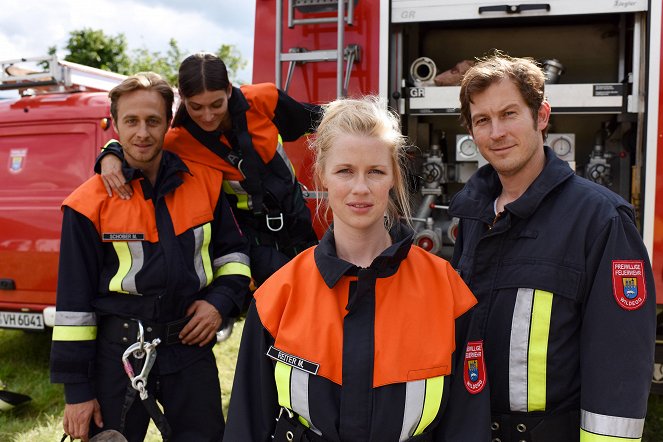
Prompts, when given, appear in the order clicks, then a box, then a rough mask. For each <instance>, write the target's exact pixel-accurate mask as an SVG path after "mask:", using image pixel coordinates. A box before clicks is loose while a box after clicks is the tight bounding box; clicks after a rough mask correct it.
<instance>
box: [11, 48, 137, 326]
mask: <svg viewBox="0 0 663 442" xmlns="http://www.w3.org/2000/svg"><path fill="white" fill-rule="evenodd" d="M123 78H125V77H124V76H123V75H119V74H114V73H111V72H106V71H102V70H99V69H93V68H90V67H87V66H82V65H79V64H75V63H69V62H66V61H62V60H58V59H57V58H56V57H35V58H27V59H20V60H6V61H0V92H5V93H7V91H16V92H14V95H15V97H12V98H5V99H0V328H16V329H24V330H44V328H45V327H46V326H50V327H52V326H53V322H54V318H55V287H56V280H57V268H58V252H59V249H60V227H61V224H62V214H61V212H60V204H61V203H62V201H63V200H64V198H66V197H67V195H69V194H70V193H71V192H72V191H73V190H74V189H75V188H76V187H78V186H79V185H80V184H81V183H82V182H83V181H85V180H86V179H87V178H88V177H90V176H91V175H92V173H93V171H92V164H93V163H94V159H95V157H96V156H97V154H98V152H99V147H100V146H103V145H104V144H105V143H106V141H108V140H109V139H110V138H116V137H117V135H116V134H115V132H114V131H113V129H112V124H111V119H110V102H109V100H108V91H109V90H110V89H111V88H112V87H113V86H115V85H116V84H119V83H120V82H121V81H122V79H123Z"/></svg>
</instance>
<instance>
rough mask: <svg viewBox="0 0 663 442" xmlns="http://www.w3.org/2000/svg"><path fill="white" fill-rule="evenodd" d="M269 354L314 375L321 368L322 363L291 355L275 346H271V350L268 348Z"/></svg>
mask: <svg viewBox="0 0 663 442" xmlns="http://www.w3.org/2000/svg"><path fill="white" fill-rule="evenodd" d="M267 356H269V357H270V358H272V359H274V360H275V361H279V362H283V363H284V364H286V365H289V366H291V367H295V368H298V369H300V370H304V371H305V372H307V373H311V374H314V375H315V374H318V369H319V368H320V364H316V363H315V362H311V361H307V360H306V359H302V358H300V357H299V356H295V355H291V354H289V353H286V352H284V351H281V350H279V349H278V348H276V347H274V346H271V347H269V350H267Z"/></svg>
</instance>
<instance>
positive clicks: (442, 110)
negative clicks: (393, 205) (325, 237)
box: [389, 0, 647, 258]
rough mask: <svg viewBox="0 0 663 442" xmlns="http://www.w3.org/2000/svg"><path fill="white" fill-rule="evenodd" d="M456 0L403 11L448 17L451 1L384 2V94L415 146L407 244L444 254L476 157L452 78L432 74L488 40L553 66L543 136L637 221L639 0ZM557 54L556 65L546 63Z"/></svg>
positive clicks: (641, 105) (484, 49)
mask: <svg viewBox="0 0 663 442" xmlns="http://www.w3.org/2000/svg"><path fill="white" fill-rule="evenodd" d="M454 3H458V4H460V3H463V4H464V5H465V6H463V7H467V5H470V6H472V7H473V8H472V9H467V10H466V11H465V10H462V11H461V12H460V13H462V14H466V15H467V17H462V19H454V20H448V21H445V20H436V21H426V20H422V21H418V20H412V17H431V18H434V17H436V15H442V16H444V11H445V9H444V8H445V7H446V8H449V11H452V9H453V8H456V9H455V10H454V11H455V12H449V16H454V14H456V15H458V14H459V12H458V7H459V6H458V5H457V4H456V5H449V6H444V5H440V4H439V3H438V4H434V2H427V1H425V0H424V1H418V2H414V1H409V0H400V1H394V2H392V17H391V24H390V32H389V39H390V42H389V46H390V55H389V58H390V67H389V68H390V78H389V96H390V98H391V99H392V103H391V104H392V105H393V106H394V107H395V108H397V109H399V111H400V113H401V114H402V118H403V126H404V130H405V132H406V134H407V135H408V136H409V138H410V140H411V141H412V143H413V144H414V145H415V146H416V148H414V149H412V151H411V158H412V166H413V170H414V171H415V175H417V176H418V177H419V179H418V180H417V181H418V186H417V200H416V203H415V205H414V206H415V210H414V214H415V215H414V216H415V219H414V222H415V226H416V228H417V231H418V234H417V238H416V242H417V243H418V244H419V245H420V246H422V247H424V248H426V249H428V250H430V251H432V252H434V253H438V254H440V255H442V256H444V257H447V258H449V257H450V256H451V253H452V250H453V244H454V240H455V226H456V223H457V221H456V220H452V219H450V217H449V216H448V214H447V210H446V207H447V206H448V203H449V201H450V199H451V197H452V196H453V195H454V194H455V193H456V192H458V191H459V190H460V189H461V188H462V186H463V184H464V183H465V182H466V181H467V179H468V178H469V177H470V176H471V175H472V173H473V172H474V171H475V170H476V169H477V168H478V167H480V166H481V165H483V164H485V160H483V158H482V157H481V156H480V154H478V152H477V149H476V146H474V144H473V142H472V140H471V137H469V135H468V131H467V130H466V129H465V128H463V127H462V125H461V124H460V118H459V117H460V116H459V106H460V102H459V100H458V92H459V89H460V87H459V86H435V85H434V83H433V82H432V81H431V78H432V77H433V76H434V74H435V73H441V72H443V71H446V70H448V69H450V68H452V67H454V65H456V64H457V63H458V62H461V61H463V60H474V59H476V58H477V57H481V56H485V55H488V54H489V53H490V52H491V51H492V50H493V49H499V50H501V51H503V52H506V53H508V54H509V55H512V56H518V57H522V56H527V57H532V58H534V59H536V60H537V61H539V62H541V63H542V64H544V69H551V71H550V75H549V77H548V78H549V80H548V81H547V82H546V83H547V84H546V96H547V98H548V100H549V102H550V104H551V107H552V115H551V118H550V126H549V135H548V139H547V142H546V144H548V145H550V146H551V147H552V148H553V150H555V152H556V153H557V154H558V156H560V157H561V158H562V159H564V160H566V161H568V162H569V164H570V166H571V167H572V168H574V169H575V171H576V173H577V174H579V175H581V176H585V177H587V178H589V179H591V180H593V181H596V182H598V183H600V184H602V185H604V186H606V187H608V188H610V189H612V190H613V191H615V192H616V193H619V194H620V195H622V196H623V197H624V198H625V199H626V200H627V201H630V202H631V203H632V204H634V206H635V207H636V211H637V213H638V222H639V223H640V225H641V222H642V218H641V217H642V211H641V199H642V195H641V191H640V189H641V181H642V175H643V173H642V172H641V169H642V166H643V164H644V147H643V145H644V141H643V140H644V121H645V119H644V111H645V99H644V92H643V90H642V89H643V86H642V85H644V83H645V79H644V71H645V69H644V66H645V62H646V60H645V58H646V56H645V54H646V39H645V35H646V25H647V23H646V13H645V12H643V11H640V10H637V9H643V8H646V4H645V5H644V6H643V5H631V6H634V9H636V10H634V11H626V12H624V11H623V10H619V11H615V10H614V9H615V8H616V6H614V5H615V4H614V3H608V2H606V1H603V0H597V1H592V2H591V5H590V6H589V9H590V11H589V12H588V11H583V13H573V10H572V9H573V7H575V6H569V5H570V3H568V2H565V1H557V2H549V3H547V4H536V5H532V7H533V8H544V7H545V6H546V5H547V7H548V8H549V9H548V10H547V11H546V10H545V9H540V10H539V9H535V10H533V11H531V12H530V11H523V12H519V13H509V12H490V13H485V12H484V13H479V12H478V11H479V8H480V5H479V2H477V1H464V2H463V1H457V2H454ZM480 3H481V5H484V4H485V3H499V2H495V1H493V2H480ZM522 3H526V2H522ZM640 3H643V2H640ZM409 5H411V7H410V6H409ZM427 5H428V9H427V8H426V6H427ZM431 5H434V7H433V8H431V7H430V6H431ZM521 6H523V5H521ZM583 7H584V8H587V7H588V6H587V5H586V4H585V5H583ZM564 8H566V9H564ZM565 11H566V12H568V14H566V13H565ZM551 12H554V13H551ZM423 57H426V58H427V59H423ZM549 60H552V61H549ZM546 62H547V64H548V66H547V67H546ZM560 64H561V66H563V71H562V72H561V74H559V72H553V70H552V68H558V67H559V65H560ZM431 70H432V71H434V72H432V73H431V72H430V71H431Z"/></svg>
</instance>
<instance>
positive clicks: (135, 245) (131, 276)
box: [122, 241, 145, 295]
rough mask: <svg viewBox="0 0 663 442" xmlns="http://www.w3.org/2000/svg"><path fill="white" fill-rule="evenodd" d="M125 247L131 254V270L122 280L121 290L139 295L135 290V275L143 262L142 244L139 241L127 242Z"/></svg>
mask: <svg viewBox="0 0 663 442" xmlns="http://www.w3.org/2000/svg"><path fill="white" fill-rule="evenodd" d="M127 245H128V246H129V251H130V252H131V268H130V269H129V272H128V273H127V276H125V277H124V279H123V280H122V288H123V289H124V290H126V291H127V292H129V293H131V294H133V295H140V293H138V289H137V288H136V275H137V274H138V272H139V271H140V270H141V269H142V268H143V262H144V261H145V255H144V254H143V243H142V242H141V241H127Z"/></svg>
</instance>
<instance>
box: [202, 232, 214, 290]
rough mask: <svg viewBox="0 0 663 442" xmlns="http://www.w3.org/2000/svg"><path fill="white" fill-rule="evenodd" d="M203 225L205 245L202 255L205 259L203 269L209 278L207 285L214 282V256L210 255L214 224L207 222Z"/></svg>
mask: <svg viewBox="0 0 663 442" xmlns="http://www.w3.org/2000/svg"><path fill="white" fill-rule="evenodd" d="M202 227H203V247H202V248H201V249H200V255H201V258H202V260H203V269H204V270H205V277H206V278H207V285H209V284H211V283H212V278H213V275H214V272H213V271H212V258H211V257H210V256H209V243H210V241H211V240H212V224H211V223H207V224H205V225H204V226H202Z"/></svg>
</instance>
